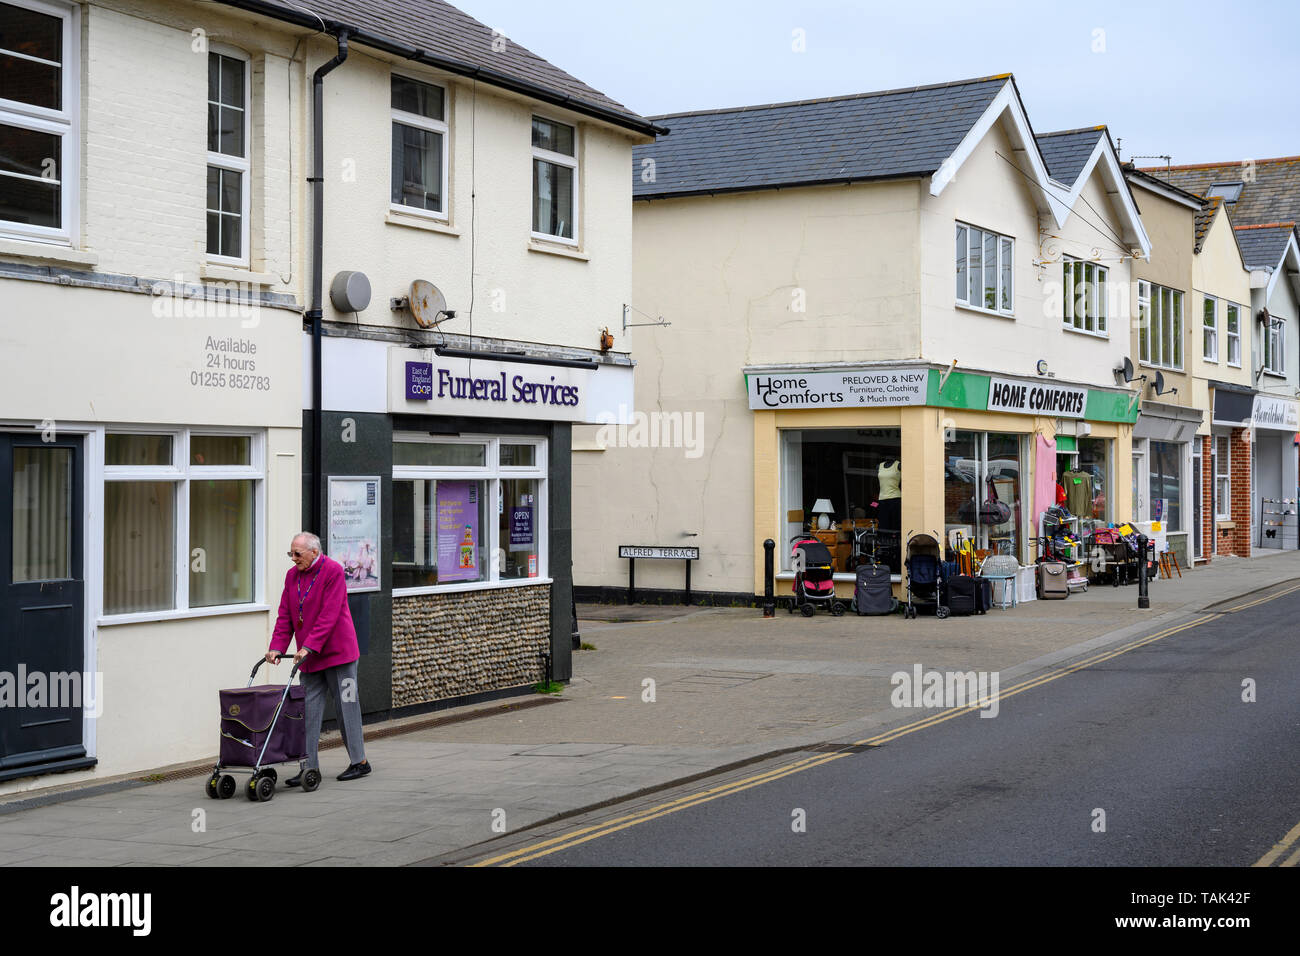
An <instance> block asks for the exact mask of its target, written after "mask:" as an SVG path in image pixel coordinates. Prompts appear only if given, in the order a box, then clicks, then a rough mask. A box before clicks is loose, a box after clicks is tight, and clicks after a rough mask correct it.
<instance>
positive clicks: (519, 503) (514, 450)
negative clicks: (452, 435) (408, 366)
mask: <svg viewBox="0 0 1300 956" xmlns="http://www.w3.org/2000/svg"><path fill="white" fill-rule="evenodd" d="M546 521H547V509H546V442H545V441H544V440H541V439H533V440H518V439H510V438H503V439H496V438H486V439H480V440H466V441H453V440H438V439H430V438H427V437H424V436H416V435H408V436H399V437H398V440H396V441H395V442H394V448H393V557H392V575H393V588H394V591H395V592H399V593H412V594H413V593H427V592H429V591H431V590H435V589H445V588H461V587H465V586H473V585H489V584H492V583H495V582H502V581H510V580H515V579H528V578H542V577H545V576H546V527H547V525H546Z"/></svg>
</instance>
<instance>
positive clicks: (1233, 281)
mask: <svg viewBox="0 0 1300 956" xmlns="http://www.w3.org/2000/svg"><path fill="white" fill-rule="evenodd" d="M1192 288H1193V289H1195V290H1196V293H1197V295H1196V298H1198V299H1200V297H1201V296H1202V295H1212V296H1215V297H1217V298H1218V299H1219V300H1220V302H1219V361H1218V362H1206V361H1205V356H1204V343H1205V337H1204V336H1203V335H1201V333H1200V330H1199V328H1198V329H1197V331H1196V334H1194V335H1193V336H1192V346H1193V349H1194V351H1195V354H1196V359H1195V367H1194V378H1193V386H1192V387H1193V389H1194V396H1195V398H1194V404H1195V406H1196V407H1197V408H1203V409H1205V411H1206V414H1205V417H1204V419H1203V420H1202V422H1201V428H1200V430H1199V434H1202V435H1208V434H1210V420H1211V418H1212V414H1211V412H1212V411H1213V409H1212V407H1211V404H1210V386H1209V380H1210V379H1215V380H1217V381H1220V382H1231V383H1232V384H1234V385H1244V386H1251V385H1253V381H1252V379H1253V375H1254V373H1253V372H1252V370H1251V369H1250V367H1249V366H1250V356H1251V349H1252V347H1253V344H1254V338H1255V334H1254V333H1255V323H1254V321H1253V320H1252V319H1251V315H1250V311H1251V310H1250V272H1249V271H1248V270H1247V269H1246V267H1245V265H1244V264H1243V263H1242V261H1241V251H1240V249H1238V248H1237V242H1236V240H1235V239H1234V238H1233V234H1232V222H1231V221H1230V220H1229V218H1228V214H1227V213H1226V212H1225V211H1223V210H1220V212H1219V214H1218V215H1217V216H1215V217H1214V222H1213V223H1212V224H1211V225H1210V228H1209V231H1208V232H1207V233H1206V235H1205V240H1204V241H1203V242H1202V243H1201V251H1200V252H1199V253H1197V254H1196V255H1194V256H1193V257H1192ZM1227 302H1234V303H1236V304H1237V305H1239V306H1240V307H1241V324H1240V329H1241V365H1240V366H1237V367H1234V366H1232V365H1229V364H1228V346H1227V337H1228V328H1227V315H1226V311H1225V307H1224V306H1225V303H1227ZM1199 307H1200V305H1199V303H1198V308H1199ZM1197 317H1198V319H1199V318H1200V313H1198V314H1197Z"/></svg>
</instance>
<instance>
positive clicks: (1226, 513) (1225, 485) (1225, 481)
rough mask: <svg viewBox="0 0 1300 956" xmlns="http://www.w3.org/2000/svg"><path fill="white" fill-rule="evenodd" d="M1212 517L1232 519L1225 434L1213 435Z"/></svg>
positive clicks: (1228, 453) (1229, 455)
mask: <svg viewBox="0 0 1300 956" xmlns="http://www.w3.org/2000/svg"><path fill="white" fill-rule="evenodd" d="M1214 517H1215V518H1217V519H1218V520H1220V521H1229V520H1231V519H1232V453H1231V442H1230V441H1229V439H1228V436H1227V435H1216V436H1214Z"/></svg>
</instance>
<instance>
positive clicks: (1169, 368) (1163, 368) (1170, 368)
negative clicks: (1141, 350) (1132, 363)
mask: <svg viewBox="0 0 1300 956" xmlns="http://www.w3.org/2000/svg"><path fill="white" fill-rule="evenodd" d="M1138 365H1139V366H1141V367H1142V368H1153V369H1155V370H1156V371H1158V372H1182V371H1183V368H1182V366H1181V365H1152V364H1151V363H1150V362H1141V361H1139V362H1138Z"/></svg>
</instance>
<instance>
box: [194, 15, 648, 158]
mask: <svg viewBox="0 0 1300 956" xmlns="http://www.w3.org/2000/svg"><path fill="white" fill-rule="evenodd" d="M217 2H218V3H220V4H222V5H223V6H227V7H234V8H236V9H238V10H243V11H245V12H246V13H255V14H257V15H259V16H263V17H268V18H269V19H272V20H279V21H280V22H282V23H290V24H293V25H295V26H300V27H305V28H308V29H312V30H323V31H324V32H326V33H329V34H337V33H339V32H346V33H347V35H348V36H349V37H351V38H352V39H353V40H354V41H355V42H357V43H361V44H364V45H365V46H368V47H370V48H372V49H375V50H382V51H384V52H385V53H391V54H393V55H394V56H400V57H402V58H403V59H405V60H414V61H416V62H417V63H422V64H424V65H425V66H431V67H433V68H435V69H438V70H443V71H444V72H447V73H453V74H455V75H457V76H467V77H470V78H472V79H476V80H482V81H483V82H484V83H488V84H490V85H492V86H496V87H499V88H501V89H503V90H510V91H511V92H514V93H521V94H523V95H524V96H528V97H531V98H533V99H536V100H541V101H542V102H544V103H550V104H551V105H553V106H560V107H563V108H564V109H568V110H572V111H573V112H575V113H581V114H582V115H584V116H590V117H593V118H594V119H598V120H601V121H602V122H606V123H609V124H611V125H613V126H619V127H622V128H623V129H629V130H633V131H634V132H637V133H641V134H642V135H645V136H664V135H666V134H667V133H668V128H667V127H665V126H659V125H657V124H655V123H651V122H650V121H649V120H644V119H641V118H640V117H633V116H632V115H629V114H626V113H619V112H617V111H616V110H611V109H609V108H608V107H605V106H599V105H597V104H595V103H589V102H587V101H586V100H584V99H581V98H579V97H576V96H571V95H569V94H568V93H560V92H558V91H556V90H552V89H549V88H548V87H545V86H539V85H537V84H535V83H530V82H528V81H527V80H520V79H516V78H515V77H513V76H508V75H506V74H505V73H499V72H498V71H496V70H492V69H488V68H487V67H482V66H475V65H473V64H471V63H465V62H462V61H460V60H453V59H450V58H448V57H443V56H439V55H437V54H435V53H430V52H428V51H427V50H421V49H419V48H418V47H413V46H407V45H406V44H405V43H398V42H396V41H394V40H390V39H388V38H386V37H382V36H380V35H378V34H376V33H371V32H370V31H369V30H365V29H362V28H360V27H354V26H349V25H348V24H345V23H339V22H338V21H336V20H323V19H322V18H320V17H318V16H316V15H315V14H312V13H308V12H305V11H298V10H290V9H285V8H284V7H281V6H279V5H277V4H274V3H268V2H265V0H217ZM322 24H324V26H323V27H322Z"/></svg>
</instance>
